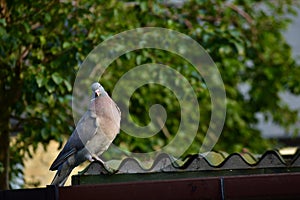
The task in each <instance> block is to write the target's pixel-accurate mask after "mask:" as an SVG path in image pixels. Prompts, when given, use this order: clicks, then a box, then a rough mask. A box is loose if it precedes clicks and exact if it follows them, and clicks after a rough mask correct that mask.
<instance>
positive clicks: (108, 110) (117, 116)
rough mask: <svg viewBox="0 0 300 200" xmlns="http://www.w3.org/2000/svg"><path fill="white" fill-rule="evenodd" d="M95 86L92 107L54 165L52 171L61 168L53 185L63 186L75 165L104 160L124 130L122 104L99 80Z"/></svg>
mask: <svg viewBox="0 0 300 200" xmlns="http://www.w3.org/2000/svg"><path fill="white" fill-rule="evenodd" d="M92 90H93V94H94V98H93V99H92V100H91V103H90V105H89V109H88V111H87V112H86V113H85V114H84V115H83V116H82V118H81V119H80V120H79V122H78V124H77V126H76V129H75V130H74V131H73V133H72V135H71V136H70V138H69V140H68V141H67V143H66V144H65V146H64V148H63V149H62V151H61V152H60V153H59V154H58V156H57V158H56V159H55V160H54V162H53V163H52V165H51V167H50V170H52V171H54V170H57V173H56V175H55V176H54V179H53V181H52V183H51V184H52V185H58V186H63V185H64V184H65V182H66V180H67V178H68V176H69V175H70V173H71V171H72V170H73V169H74V167H76V166H78V165H79V164H81V163H83V162H84V161H86V160H89V161H94V160H99V161H100V162H102V160H101V159H100V158H99V156H100V155H101V154H102V153H103V152H104V151H105V150H107V148H108V147H109V145H110V144H111V143H112V141H113V140H114V138H115V137H116V135H117V134H118V133H119V131H120V121H121V112H120V109H119V108H118V106H117V105H116V104H115V102H114V101H113V100H112V99H111V98H110V97H109V95H108V94H107V92H106V91H105V90H104V88H103V87H102V86H101V85H100V84H99V83H93V84H92Z"/></svg>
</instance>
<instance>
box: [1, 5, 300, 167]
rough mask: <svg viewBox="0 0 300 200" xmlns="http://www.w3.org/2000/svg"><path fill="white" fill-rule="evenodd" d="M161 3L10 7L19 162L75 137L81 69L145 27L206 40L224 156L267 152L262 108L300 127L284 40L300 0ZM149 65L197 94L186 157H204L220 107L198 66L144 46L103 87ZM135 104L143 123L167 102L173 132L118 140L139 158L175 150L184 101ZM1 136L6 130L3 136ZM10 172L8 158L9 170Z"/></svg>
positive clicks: (141, 97) (156, 90) (10, 113)
mask: <svg viewBox="0 0 300 200" xmlns="http://www.w3.org/2000/svg"><path fill="white" fill-rule="evenodd" d="M161 2H165V1H157V2H156V1H139V0H138V1H134V2H132V1H130V2H124V1H122V2H121V1H115V0H111V1H100V0H99V1H88V0H83V1H72V2H71V1H70V2H69V1H61V2H58V1H40V0H36V1H19V0H17V1H6V3H3V5H1V6H3V8H4V9H2V11H1V19H0V55H1V56H0V65H1V68H0V90H1V95H0V97H1V99H0V100H1V101H0V103H1V112H2V113H3V116H4V117H6V119H7V122H9V120H10V124H11V125H10V132H11V133H14V134H16V135H17V137H16V139H15V140H14V141H13V142H11V144H12V145H11V149H10V151H11V153H10V155H11V157H10V160H11V166H13V165H15V164H16V163H22V161H23V158H24V155H25V154H28V155H31V154H32V152H33V151H34V150H35V149H36V147H37V144H38V143H42V144H45V145H46V144H47V143H48V142H49V140H52V139H54V140H57V141H60V142H62V135H63V134H70V133H71V131H72V129H73V121H72V115H71V109H70V100H71V91H72V84H73V82H74V79H75V76H76V71H77V70H78V66H79V65H80V63H81V62H82V61H83V59H84V58H85V57H86V56H87V55H88V53H89V52H90V51H91V50H92V49H93V48H94V47H95V46H96V45H97V44H99V43H100V42H101V41H103V40H104V39H106V38H108V37H110V36H112V35H114V34H117V33H120V32H122V31H126V30H129V29H133V28H138V27H149V26H156V27H164V28H169V29H173V30H176V31H179V32H182V33H185V34H187V35H189V36H191V37H192V38H193V39H195V40H196V41H198V42H199V43H200V44H201V45H202V46H203V47H204V48H205V49H206V50H207V52H208V53H209V54H210V55H211V57H212V58H213V60H214V61H215V63H216V64H217V66H218V69H219V71H220V73H221V75H222V78H223V81H224V83H225V87H226V93H227V118H226V122H225V126H224V130H223V133H222V135H221V138H220V139H219V141H218V143H217V145H216V147H215V149H216V150H224V151H227V152H233V151H240V150H241V149H242V148H249V149H251V151H254V152H262V151H264V150H265V149H266V148H268V147H269V145H270V143H268V142H267V141H265V140H263V139H262V138H261V136H260V132H259V131H258V130H257V129H256V128H255V126H254V125H255V124H256V123H257V118H256V117H255V114H256V113H258V112H261V113H263V114H264V115H265V116H266V117H268V116H272V117H273V119H274V120H275V121H276V122H277V123H278V124H279V125H282V126H284V127H285V128H287V129H288V127H289V126H290V125H291V124H294V123H295V122H296V121H297V113H296V112H294V111H291V110H290V109H289V108H288V107H287V106H286V105H284V104H283V103H282V102H281V101H280V98H279V96H278V93H279V92H280V91H286V90H288V91H290V92H292V93H294V94H299V93H300V84H299V78H298V77H299V76H300V70H299V68H298V67H297V66H296V64H295V61H294V60H293V59H292V57H291V49H290V46H289V45H288V44H287V43H286V41H285V39H284V38H283V36H282V31H283V30H284V29H285V28H286V27H287V25H288V23H289V22H290V19H289V18H288V15H287V13H291V12H293V13H294V12H295V10H294V9H295V5H294V3H295V1H291V0H277V1H262V0H249V1H240V0H235V1H228V2H227V1H221V0H214V1H206V0H201V1H200V0H191V1H186V2H185V3H184V4H182V5H176V4H172V3H161ZM166 2H167V1H166ZM229 2H230V3H229ZM72 3H73V4H72ZM149 62H150V63H163V64H166V65H169V66H171V67H173V68H174V69H176V70H178V71H179V72H180V73H182V74H183V75H184V76H185V77H186V78H187V79H188V80H189V82H190V83H191V85H192V87H193V88H194V90H195V91H197V95H198V100H199V102H200V109H201V123H200V124H199V134H198V135H197V137H196V139H195V141H194V143H193V144H192V145H191V147H190V149H189V150H188V152H187V153H196V152H197V151H198V150H199V147H200V146H201V143H202V141H203V137H204V134H205V133H206V130H207V129H208V124H209V120H210V112H211V110H210V109H211V108H210V96H209V93H208V90H207V89H206V87H205V83H204V82H203V80H202V79H201V77H199V75H198V74H197V73H195V72H196V71H195V69H194V68H193V67H192V66H190V64H189V63H187V62H186V61H184V60H183V59H181V58H179V57H178V56H176V55H173V54H170V53H169V52H164V51H159V50H150V49H145V50H139V51H135V52H131V53H127V54H126V55H124V56H122V57H120V58H119V59H117V60H116V61H115V62H114V63H112V64H111V66H110V67H109V68H108V71H107V72H105V75H104V76H103V79H101V80H100V81H101V83H102V84H103V85H104V86H105V88H106V89H107V90H108V91H109V92H111V91H112V89H113V87H114V85H115V84H116V82H117V80H118V79H119V78H120V77H121V76H122V75H123V74H124V73H126V72H127V71H128V70H130V69H131V68H133V67H134V66H136V65H140V64H144V63H149ZM242 83H243V84H248V85H250V90H249V93H248V96H244V95H243V94H242V93H241V92H240V90H239V89H238V87H239V86H240V84H242ZM131 100H132V102H131V107H130V111H131V115H132V117H133V118H134V120H135V121H136V122H137V123H139V124H142V125H145V124H147V122H149V116H148V111H149V107H150V106H151V105H153V104H155V103H160V104H162V105H164V106H165V107H166V110H167V113H168V120H167V123H166V127H167V128H168V132H169V133H170V134H166V132H161V133H159V134H158V135H157V136H155V137H153V138H151V139H149V140H147V139H137V138H134V137H130V136H128V135H126V134H120V135H119V136H118V138H117V140H116V143H117V144H118V145H120V146H121V147H122V148H124V149H128V150H131V151H135V152H147V151H149V150H155V149H157V148H159V147H162V146H164V145H166V144H168V142H169V141H171V140H172V138H173V137H174V134H176V131H177V129H178V125H179V122H180V113H179V112H178V107H179V105H178V102H177V101H176V98H175V97H174V95H173V94H172V92H171V91H169V90H168V89H166V88H164V87H162V86H158V85H147V86H144V87H142V88H140V89H139V90H137V91H136V93H135V94H134V95H133V97H132V98H131ZM5 113H7V114H6V115H4V114H5ZM0 134H4V133H1V130H0ZM29 147H33V148H29ZM1 153H2V152H1ZM2 166H3V165H2V164H1V161H0V170H1V169H2V168H3V167H2Z"/></svg>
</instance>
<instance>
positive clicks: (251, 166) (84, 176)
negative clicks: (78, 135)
mask: <svg viewBox="0 0 300 200" xmlns="http://www.w3.org/2000/svg"><path fill="white" fill-rule="evenodd" d="M160 172H165V173H160ZM182 172H185V173H182ZM289 172H300V153H299V152H298V151H297V152H295V153H294V154H293V155H282V154H280V153H279V151H276V150H272V151H267V152H265V153H264V154H263V155H254V154H251V153H247V152H246V153H233V154H230V155H227V154H226V153H223V152H209V153H207V154H205V156H204V155H203V154H194V155H189V156H187V157H186V158H185V159H184V160H175V159H174V158H173V157H172V156H170V155H168V154H164V153H163V154H160V155H158V156H157V157H156V158H155V160H154V161H153V164H152V166H151V167H149V168H146V167H145V166H143V163H140V162H139V161H138V160H136V159H134V158H126V159H124V160H122V161H120V163H119V165H118V167H117V170H115V171H114V173H112V170H111V169H108V168H107V167H104V166H103V165H102V164H101V163H100V162H92V163H91V164H90V165H89V166H88V167H87V168H86V169H85V170H84V171H82V172H80V173H79V175H75V176H73V177H72V184H73V185H77V184H85V183H89V182H90V181H91V182H92V183H98V182H99V183H106V182H107V181H108V182H125V181H136V180H140V179H145V180H159V179H164V178H167V179H175V178H192V177H212V176H228V175H248V174H249V175H250V174H267V173H289ZM92 175H93V176H92ZM94 175H101V176H99V177H98V176H94ZM103 175H104V176H103ZM105 175H108V176H107V177H106V176H105Z"/></svg>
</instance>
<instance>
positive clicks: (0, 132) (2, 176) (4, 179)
mask: <svg viewBox="0 0 300 200" xmlns="http://www.w3.org/2000/svg"><path fill="white" fill-rule="evenodd" d="M1 106H2V105H1ZM0 110H2V109H0ZM2 114H3V113H2ZM8 120H9V117H8V118H5V116H3V117H1V118H0V142H1V145H0V162H1V163H2V165H3V167H4V170H3V171H2V172H1V173H0V189H1V190H7V189H9V169H10V167H9V141H10V139H9V121H8Z"/></svg>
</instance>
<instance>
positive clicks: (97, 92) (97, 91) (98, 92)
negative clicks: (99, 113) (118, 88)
mask: <svg viewBox="0 0 300 200" xmlns="http://www.w3.org/2000/svg"><path fill="white" fill-rule="evenodd" d="M100 94H101V92H100V90H99V89H97V90H95V95H96V97H99V96H100Z"/></svg>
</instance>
